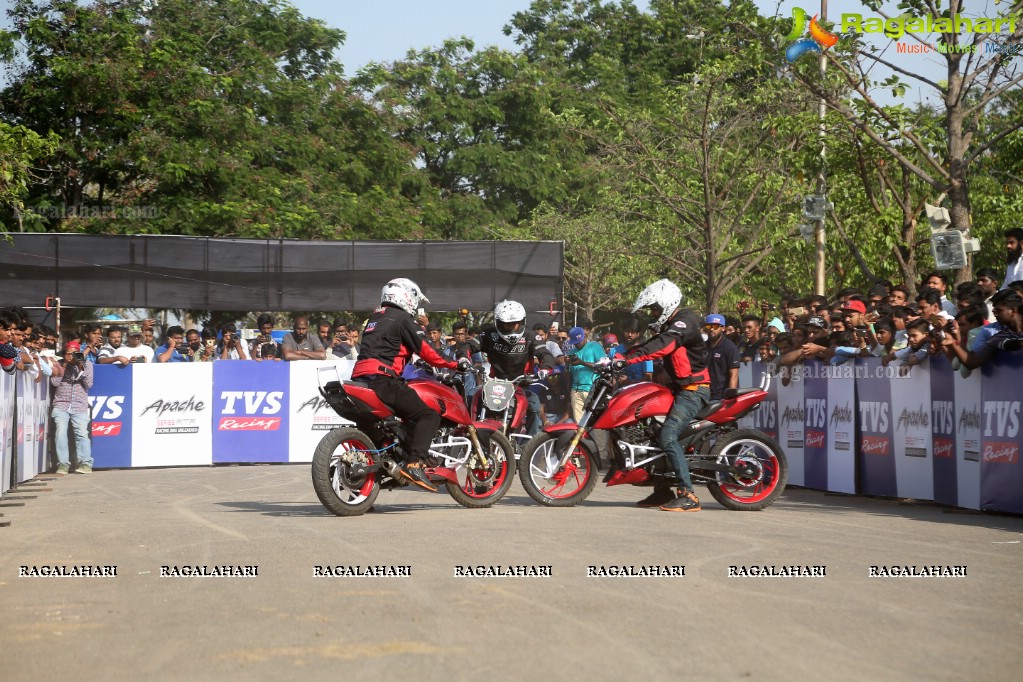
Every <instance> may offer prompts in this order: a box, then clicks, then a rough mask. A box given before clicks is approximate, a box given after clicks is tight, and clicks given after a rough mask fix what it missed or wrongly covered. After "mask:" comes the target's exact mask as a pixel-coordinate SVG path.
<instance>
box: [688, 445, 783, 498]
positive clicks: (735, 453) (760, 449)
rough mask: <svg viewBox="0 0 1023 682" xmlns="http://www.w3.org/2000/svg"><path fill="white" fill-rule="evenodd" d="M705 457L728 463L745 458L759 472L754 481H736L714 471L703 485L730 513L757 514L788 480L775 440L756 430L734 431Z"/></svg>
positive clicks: (780, 490) (779, 448)
mask: <svg viewBox="0 0 1023 682" xmlns="http://www.w3.org/2000/svg"><path fill="white" fill-rule="evenodd" d="M708 457H709V459H712V460H717V459H718V458H724V459H725V460H727V461H728V462H729V463H734V462H735V461H736V460H737V459H738V460H742V459H744V458H745V459H746V460H747V461H748V462H749V463H750V464H751V465H752V466H754V467H758V468H759V469H760V471H761V472H762V476H761V477H760V480H759V481H756V482H754V481H753V480H747V481H742V480H737V479H736V478H735V477H734V476H733V475H732V474H728V473H725V472H718V473H717V480H716V481H711V482H708V483H707V488H708V490H710V494H711V495H712V496H713V497H714V499H715V500H717V501H718V502H719V503H721V506H723V507H725V508H727V509H731V510H733V511H760V510H762V509H765V508H767V507H769V506H771V505H772V504H773V503H774V501H775V500H777V499H778V497H779V496H780V495H781V494H782V492H783V491H784V490H785V484H786V483H788V480H789V465H788V460H787V459H786V458H785V451H784V450H782V449H781V445H779V444H778V441H776V440H775V439H774V438H771V437H770V436H768V435H767V434H766V433H763V432H762V431H757V430H756V429H736V430H735V431H732V432H730V433H727V434H725V435H723V436H721V437H720V438H718V439H717V442H716V443H714V447H713V448H711V450H710V454H709V455H708ZM754 460H755V461H754Z"/></svg>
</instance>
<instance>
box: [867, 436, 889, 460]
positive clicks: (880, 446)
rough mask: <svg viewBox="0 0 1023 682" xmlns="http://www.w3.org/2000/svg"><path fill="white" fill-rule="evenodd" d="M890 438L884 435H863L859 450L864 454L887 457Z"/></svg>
mask: <svg viewBox="0 0 1023 682" xmlns="http://www.w3.org/2000/svg"><path fill="white" fill-rule="evenodd" d="M891 445H892V443H891V440H889V439H888V438H887V437H886V436H863V439H862V440H861V441H860V451H861V452H862V453H863V454H865V455H881V456H883V457H887V456H888V453H889V452H890V451H891Z"/></svg>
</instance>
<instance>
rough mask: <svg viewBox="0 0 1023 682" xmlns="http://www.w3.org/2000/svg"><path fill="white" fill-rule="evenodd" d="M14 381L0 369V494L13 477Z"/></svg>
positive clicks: (4, 490) (12, 377)
mask: <svg viewBox="0 0 1023 682" xmlns="http://www.w3.org/2000/svg"><path fill="white" fill-rule="evenodd" d="M14 382H15V377H14V375H12V374H8V373H7V372H5V371H0V494H3V493H5V492H7V490H8V489H9V488H10V487H11V483H12V481H13V479H14V466H15V460H14V429H15V428H16V427H15V425H14V405H15V389H14Z"/></svg>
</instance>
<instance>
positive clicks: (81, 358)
mask: <svg viewBox="0 0 1023 682" xmlns="http://www.w3.org/2000/svg"><path fill="white" fill-rule="evenodd" d="M71 359H72V360H74V361H75V362H85V354H84V353H80V352H74V353H72V354H71Z"/></svg>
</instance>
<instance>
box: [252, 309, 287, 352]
mask: <svg viewBox="0 0 1023 682" xmlns="http://www.w3.org/2000/svg"><path fill="white" fill-rule="evenodd" d="M256 328H257V329H258V330H259V335H258V336H257V337H256V338H254V339H252V341H250V342H249V357H250V358H252V359H253V360H255V361H257V362H261V361H263V360H280V359H281V345H280V344H279V343H277V342H276V341H275V340H274V337H273V330H274V317H273V315H270V314H269V313H263V314H261V315H260V316H259V317H257V318H256Z"/></svg>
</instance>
